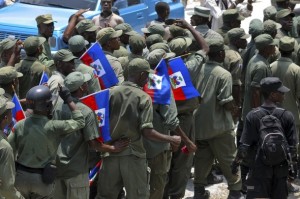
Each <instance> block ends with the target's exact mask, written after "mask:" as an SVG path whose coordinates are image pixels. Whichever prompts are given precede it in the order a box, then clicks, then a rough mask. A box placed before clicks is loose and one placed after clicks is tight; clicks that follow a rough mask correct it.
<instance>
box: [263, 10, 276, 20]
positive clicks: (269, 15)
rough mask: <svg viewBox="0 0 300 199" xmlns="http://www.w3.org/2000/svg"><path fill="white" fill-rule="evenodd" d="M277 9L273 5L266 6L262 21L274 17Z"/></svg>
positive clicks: (273, 18)
mask: <svg viewBox="0 0 300 199" xmlns="http://www.w3.org/2000/svg"><path fill="white" fill-rule="evenodd" d="M276 13H277V9H276V8H275V6H268V7H266V8H265V9H264V21H265V20H268V19H272V20H275V19H276Z"/></svg>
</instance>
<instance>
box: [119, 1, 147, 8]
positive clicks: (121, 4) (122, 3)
mask: <svg viewBox="0 0 300 199" xmlns="http://www.w3.org/2000/svg"><path fill="white" fill-rule="evenodd" d="M140 3H142V0H115V1H114V7H117V8H118V9H121V8H127V7H129V6H134V5H136V4H140Z"/></svg>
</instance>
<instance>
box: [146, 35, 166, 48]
mask: <svg viewBox="0 0 300 199" xmlns="http://www.w3.org/2000/svg"><path fill="white" fill-rule="evenodd" d="M160 42H164V39H163V37H162V36H161V35H159V34H153V35H150V36H149V37H147V38H146V45H147V47H148V48H150V46H152V45H153V44H156V43H160Z"/></svg>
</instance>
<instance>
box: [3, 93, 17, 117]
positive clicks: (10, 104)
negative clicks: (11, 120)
mask: <svg viewBox="0 0 300 199" xmlns="http://www.w3.org/2000/svg"><path fill="white" fill-rule="evenodd" d="M14 107H15V104H14V103H13V102H11V101H9V100H8V99H6V98H5V97H0V115H2V114H3V113H5V111H6V110H10V109H13V108H14Z"/></svg>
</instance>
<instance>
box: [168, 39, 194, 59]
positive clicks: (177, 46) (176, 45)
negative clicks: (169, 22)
mask: <svg viewBox="0 0 300 199" xmlns="http://www.w3.org/2000/svg"><path fill="white" fill-rule="evenodd" d="M191 44H192V39H191V38H189V37H177V38H174V39H172V40H171V41H170V42H169V47H170V50H171V51H172V52H174V53H175V54H176V55H181V54H182V53H184V51H186V50H187V48H188V47H189V46H190V45H191Z"/></svg>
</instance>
